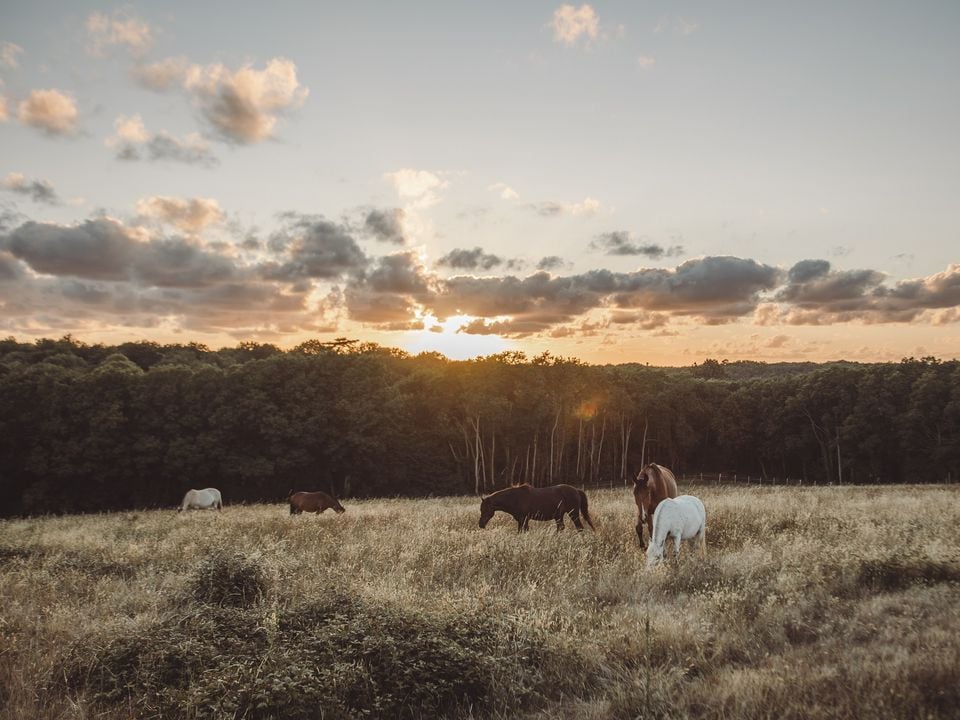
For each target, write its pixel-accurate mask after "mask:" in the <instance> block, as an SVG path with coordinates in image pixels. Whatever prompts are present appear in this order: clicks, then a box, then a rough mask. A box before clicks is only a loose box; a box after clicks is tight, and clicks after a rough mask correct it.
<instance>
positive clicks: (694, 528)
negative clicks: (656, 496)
mask: <svg viewBox="0 0 960 720" xmlns="http://www.w3.org/2000/svg"><path fill="white" fill-rule="evenodd" d="M668 537H672V538H673V547H674V550H673V552H674V556H675V557H680V542H681V541H682V540H690V539H691V538H696V539H697V541H698V542H699V544H700V556H701V557H705V556H706V554H707V511H706V510H705V509H704V507H703V503H702V502H700V500H699V498H695V497H694V496H693V495H681V496H680V497H678V498H673V499H671V498H666V499H665V500H662V501H660V504H659V505H657V509H656V511H655V512H654V513H653V535H652V536H651V538H650V546H649V547H648V548H647V567H653V566H654V565H656V564H657V563H658V562H660V561H661V560H663V552H664V545H665V544H666V542H667V538H668Z"/></svg>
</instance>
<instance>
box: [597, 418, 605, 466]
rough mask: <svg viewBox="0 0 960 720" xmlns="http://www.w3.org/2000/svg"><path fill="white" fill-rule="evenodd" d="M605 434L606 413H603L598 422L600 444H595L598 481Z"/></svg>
mask: <svg viewBox="0 0 960 720" xmlns="http://www.w3.org/2000/svg"><path fill="white" fill-rule="evenodd" d="M606 434H607V413H606V411H604V413H603V419H602V420H601V422H600V442H599V443H597V480H598V481H599V479H600V462H601V461H602V460H603V438H604V437H605V436H606Z"/></svg>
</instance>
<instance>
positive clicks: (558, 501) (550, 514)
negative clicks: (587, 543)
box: [480, 485, 595, 532]
mask: <svg viewBox="0 0 960 720" xmlns="http://www.w3.org/2000/svg"><path fill="white" fill-rule="evenodd" d="M497 510H500V511H502V512H505V513H507V514H508V515H511V516H513V519H514V520H516V521H517V531H518V532H522V531H524V530H528V529H529V523H530V521H531V520H553V521H555V522H556V523H557V532H560V531H561V530H563V516H564V515H566V514H568V513H569V515H570V519H571V520H573V524H574V525H575V526H576V528H577V530H583V523H581V522H580V515H581V513H582V514H583V519H584V520H586V521H587V523H588V524H589V525H590V528H591V529H595V528H594V527H593V521H592V520H591V519H590V513H589V511H588V510H587V495H586V493H585V492H583V490H578V489H577V488H575V487H573V486H571V485H551V486H550V487H544V488H535V487H530V486H529V485H517V486H515V487H508V488H506V489H504V490H498V491H497V492H495V493H493V494H492V495H488V496H487V497H485V498H483V499H482V500H481V501H480V527H481V528H485V527H486V526H487V523H488V522H490V518H492V517H493V514H494V513H495V512H496V511H497Z"/></svg>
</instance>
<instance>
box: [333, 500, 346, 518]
mask: <svg viewBox="0 0 960 720" xmlns="http://www.w3.org/2000/svg"><path fill="white" fill-rule="evenodd" d="M333 511H334V512H335V513H336V514H337V515H342V514H343V513H345V512H346V511H347V509H346V508H345V507H344V506H343V505H341V504H340V501H339V500H338V499H337V498H333Z"/></svg>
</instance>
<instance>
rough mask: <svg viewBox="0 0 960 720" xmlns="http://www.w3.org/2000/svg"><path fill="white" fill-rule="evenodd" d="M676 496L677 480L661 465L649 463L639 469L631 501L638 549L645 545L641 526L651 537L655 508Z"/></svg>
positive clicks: (634, 481) (634, 480)
mask: <svg viewBox="0 0 960 720" xmlns="http://www.w3.org/2000/svg"><path fill="white" fill-rule="evenodd" d="M676 496H677V479H676V478H675V477H674V476H673V473H672V472H670V471H669V470H668V469H667V468H665V467H664V466H663V465H657V464H656V463H649V464H647V465H644V466H643V467H642V468H640V472H638V473H637V476H636V477H635V478H634V479H633V499H634V502H636V504H637V537H638V538H639V539H640V547H641V548H645V547H646V546H647V545H646V543H645V542H644V541H643V526H644V524H646V526H647V533H648V535H649V536H650V537H651V538H652V537H653V514H654V513H655V512H656V511H657V506H658V505H659V504H660V503H661V502H662V501H663V500H666V499H667V498H675V497H676Z"/></svg>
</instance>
